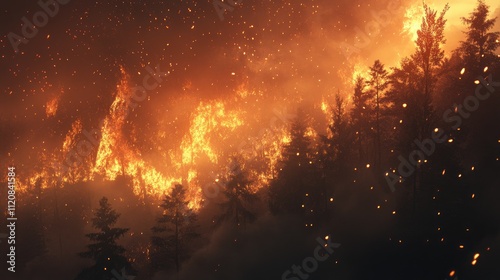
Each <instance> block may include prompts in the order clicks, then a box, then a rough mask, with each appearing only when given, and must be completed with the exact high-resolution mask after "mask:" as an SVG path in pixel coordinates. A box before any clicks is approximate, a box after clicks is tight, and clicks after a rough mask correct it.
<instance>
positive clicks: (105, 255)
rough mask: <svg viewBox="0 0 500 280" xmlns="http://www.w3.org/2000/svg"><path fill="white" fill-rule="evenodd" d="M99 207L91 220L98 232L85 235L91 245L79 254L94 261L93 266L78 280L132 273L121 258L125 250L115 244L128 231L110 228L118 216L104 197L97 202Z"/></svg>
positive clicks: (92, 279)
mask: <svg viewBox="0 0 500 280" xmlns="http://www.w3.org/2000/svg"><path fill="white" fill-rule="evenodd" d="M99 206H100V207H99V208H98V209H97V211H96V213H95V216H94V218H92V224H93V227H94V228H95V229H98V230H99V232H96V233H89V234H86V236H87V237H88V238H89V239H90V241H92V242H93V243H91V244H89V245H88V246H87V248H88V251H86V252H82V253H80V254H79V255H80V256H81V257H83V258H90V259H92V260H94V262H95V264H94V266H92V267H91V268H88V269H84V270H83V271H82V272H81V273H80V274H79V275H78V277H77V279H79V280H80V279H82V280H83V279H89V280H101V279H103V280H104V279H106V280H107V279H112V278H113V277H114V274H113V272H114V273H118V274H119V272H120V271H122V269H126V270H127V271H132V267H131V264H130V263H129V262H128V260H127V258H125V257H124V256H123V254H124V253H125V248H123V247H122V246H120V245H118V244H117V243H116V241H117V240H118V239H119V238H120V237H122V236H123V235H124V234H125V233H126V232H127V231H128V230H129V229H128V228H113V227H112V226H113V225H114V224H115V223H116V222H117V220H118V218H119V217H120V214H118V213H116V211H115V210H113V209H112V208H111V205H110V204H109V202H108V199H107V198H106V197H103V198H102V199H101V200H100V201H99Z"/></svg>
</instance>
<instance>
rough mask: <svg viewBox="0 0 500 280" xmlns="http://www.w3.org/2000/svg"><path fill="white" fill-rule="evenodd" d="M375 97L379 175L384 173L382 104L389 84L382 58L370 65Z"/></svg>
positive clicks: (368, 82) (376, 163)
mask: <svg viewBox="0 0 500 280" xmlns="http://www.w3.org/2000/svg"><path fill="white" fill-rule="evenodd" d="M367 84H368V86H370V89H371V91H372V92H373V94H372V96H374V97H375V171H376V172H377V176H378V175H380V174H382V172H381V168H382V166H381V165H382V139H381V137H382V136H381V135H382V131H381V130H382V125H381V122H382V120H381V106H384V103H385V102H384V101H385V98H383V95H384V93H385V91H386V90H387V87H388V86H389V81H388V73H387V70H385V68H384V65H383V64H382V63H381V62H380V60H376V61H375V62H374V63H373V66H371V67H370V78H369V80H368V81H367Z"/></svg>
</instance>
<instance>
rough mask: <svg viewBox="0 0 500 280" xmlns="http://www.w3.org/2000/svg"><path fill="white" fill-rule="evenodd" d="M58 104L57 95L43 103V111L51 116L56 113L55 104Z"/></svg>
mask: <svg viewBox="0 0 500 280" xmlns="http://www.w3.org/2000/svg"><path fill="white" fill-rule="evenodd" d="M58 105H59V97H55V98H52V99H51V100H49V101H48V102H47V104H46V105H45V113H46V114H47V117H53V116H55V115H56V112H57V106H58Z"/></svg>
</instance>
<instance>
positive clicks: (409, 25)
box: [401, 3, 424, 42]
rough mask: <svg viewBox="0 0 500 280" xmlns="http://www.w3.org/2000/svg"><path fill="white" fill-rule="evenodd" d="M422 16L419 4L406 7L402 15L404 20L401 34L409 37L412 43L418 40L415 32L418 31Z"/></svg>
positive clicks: (422, 12)
mask: <svg viewBox="0 0 500 280" xmlns="http://www.w3.org/2000/svg"><path fill="white" fill-rule="evenodd" d="M423 15H424V11H423V10H422V5H421V4H419V3H418V4H414V5H412V6H410V7H408V9H407V10H406V12H405V15H404V18H405V19H404V21H403V30H402V32H401V34H406V35H408V36H410V37H411V39H412V41H413V42H414V41H416V40H417V38H418V35H417V31H418V30H420V27H421V24H422V16H423Z"/></svg>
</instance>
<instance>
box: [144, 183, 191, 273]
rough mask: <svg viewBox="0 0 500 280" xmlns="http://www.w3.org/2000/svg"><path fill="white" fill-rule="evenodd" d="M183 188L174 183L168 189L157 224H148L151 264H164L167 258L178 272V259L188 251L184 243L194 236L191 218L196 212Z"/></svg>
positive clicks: (182, 257)
mask: <svg viewBox="0 0 500 280" xmlns="http://www.w3.org/2000/svg"><path fill="white" fill-rule="evenodd" d="M188 204H189V200H188V198H187V197H186V189H185V188H184V187H183V186H182V185H180V184H177V185H175V187H174V188H173V189H172V192H171V193H170V194H168V195H166V196H165V199H164V200H163V203H162V204H161V205H160V206H161V207H162V208H163V214H162V215H161V216H160V217H159V218H158V220H157V221H158V225H156V226H155V227H153V228H152V231H153V233H154V234H156V235H154V236H153V237H152V238H151V243H152V250H151V264H152V266H153V268H154V269H161V268H167V267H168V264H169V262H168V261H169V260H171V261H173V262H174V264H175V268H176V271H177V272H179V268H180V262H181V261H182V259H184V258H186V257H187V255H188V249H187V247H186V246H187V244H188V243H189V241H190V240H192V239H194V238H195V237H197V236H198V234H197V233H196V226H195V222H196V220H197V216H196V214H195V213H194V212H193V210H192V209H190V208H189V207H188Z"/></svg>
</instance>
